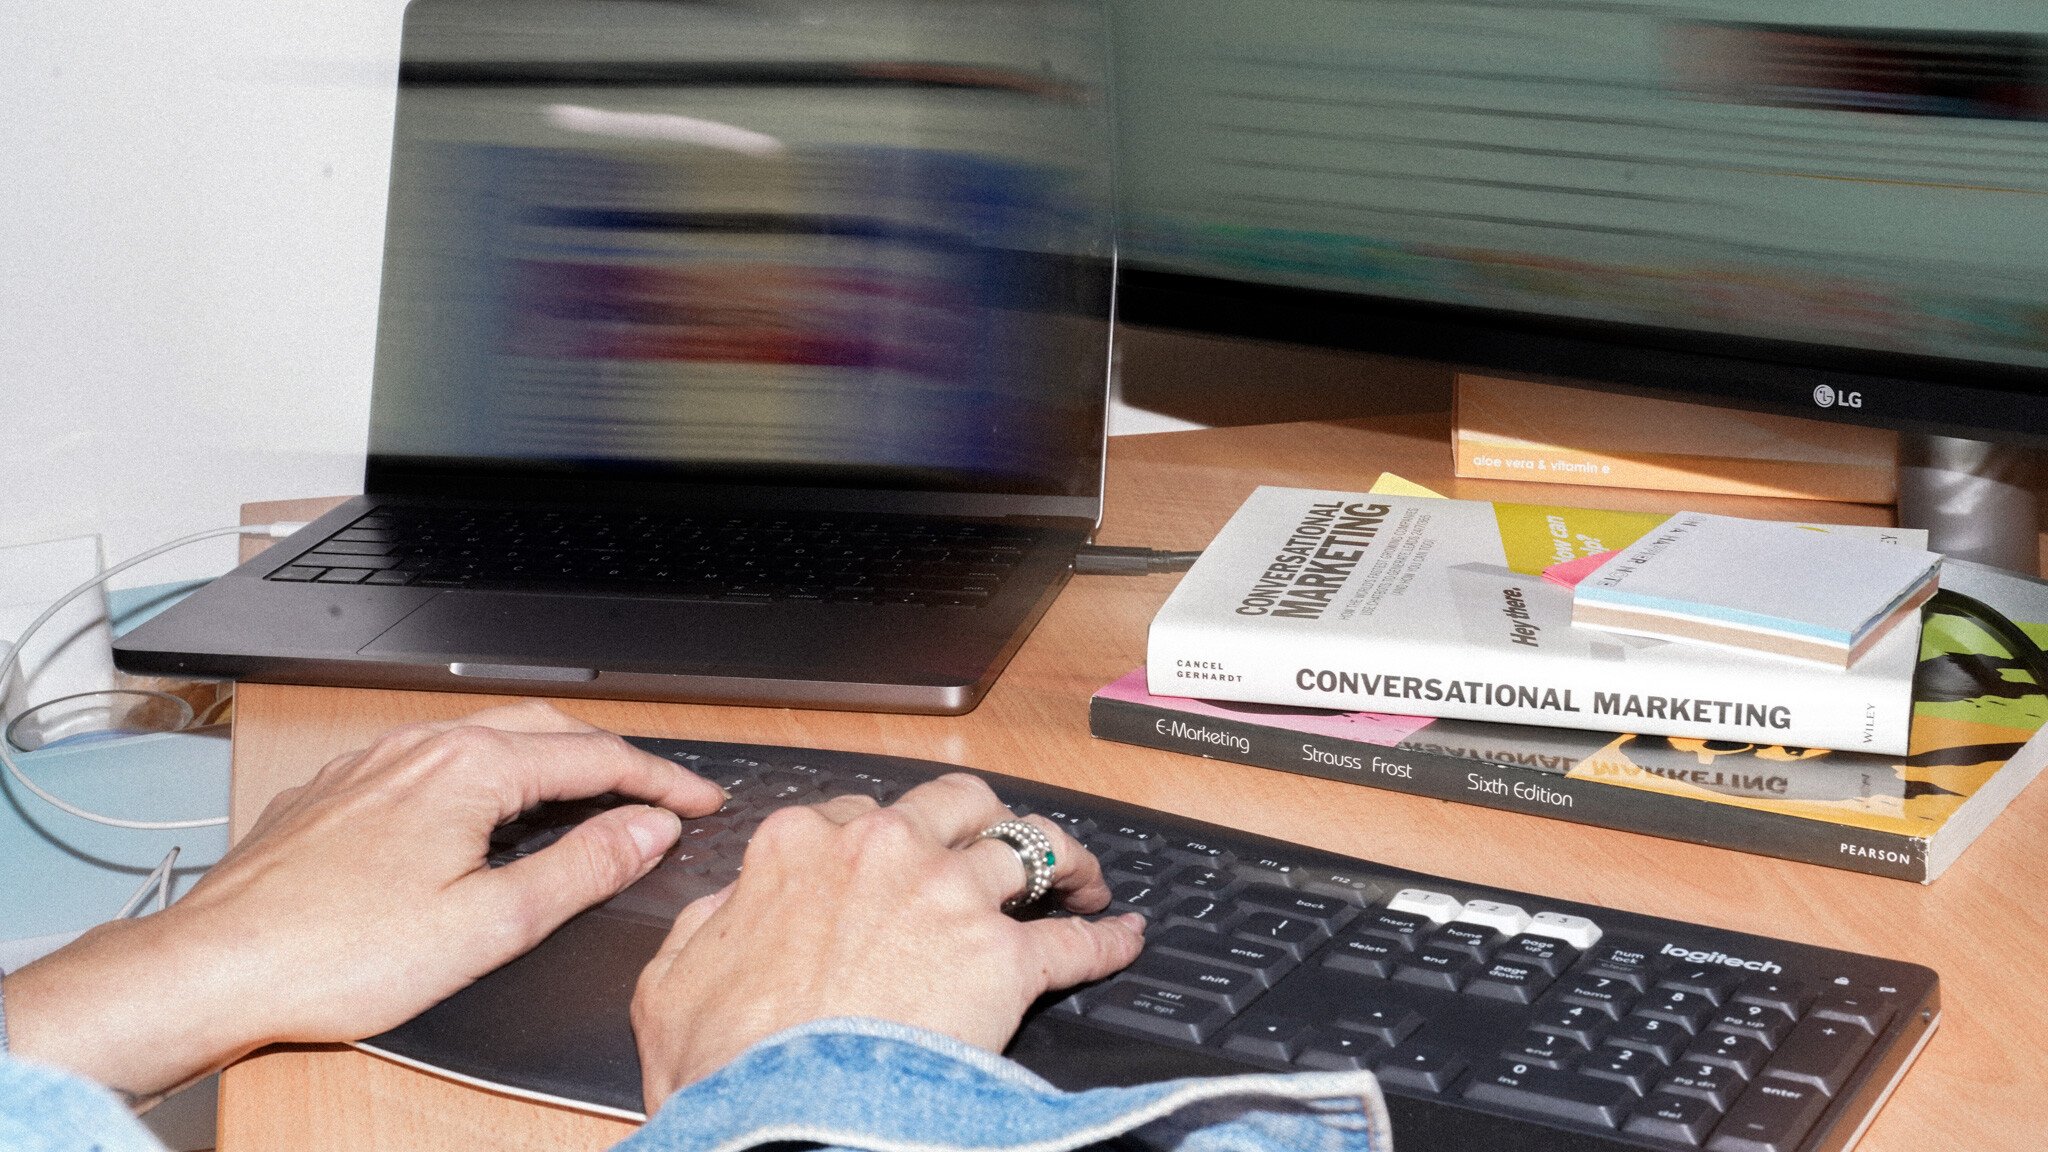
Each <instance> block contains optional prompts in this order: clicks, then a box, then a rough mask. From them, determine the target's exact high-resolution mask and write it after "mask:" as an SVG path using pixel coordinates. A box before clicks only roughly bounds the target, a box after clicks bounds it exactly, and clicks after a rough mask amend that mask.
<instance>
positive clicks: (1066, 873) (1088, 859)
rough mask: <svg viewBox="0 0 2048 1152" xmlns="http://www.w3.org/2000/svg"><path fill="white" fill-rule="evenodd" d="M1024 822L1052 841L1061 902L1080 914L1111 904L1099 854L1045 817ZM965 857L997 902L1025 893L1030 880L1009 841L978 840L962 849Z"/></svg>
mask: <svg viewBox="0 0 2048 1152" xmlns="http://www.w3.org/2000/svg"><path fill="white" fill-rule="evenodd" d="M1024 820H1025V822H1026V823H1028V824H1030V825H1031V826H1032V827H1034V828H1036V829H1038V830H1039V831H1040V832H1043V833H1045V836H1046V839H1047V840H1049V841H1051V842H1052V853H1053V869H1052V889H1051V890H1052V891H1054V892H1057V893H1059V894H1060V903H1061V904H1062V905H1064V906H1065V907H1067V908H1070V909H1072V910H1074V911H1076V912H1094V911H1098V910H1099V909H1101V908H1102V907H1103V906H1104V905H1107V904H1108V903H1109V884H1108V882H1107V881H1105V880H1104V879H1103V878H1102V864H1101V863H1100V862H1099V861H1097V860H1096V859H1095V854H1094V853H1093V852H1090V851H1088V849H1086V848H1084V847H1082V846H1081V843H1080V842H1079V841H1077V840H1075V839H1074V838H1073V837H1072V836H1070V835H1068V834H1067V831H1066V829H1064V828H1061V827H1059V826H1058V825H1056V824H1054V823H1053V822H1052V821H1050V820H1047V819H1045V818H1044V817H1041V816H1026V817H1024ZM961 855H963V856H965V857H967V858H968V860H969V861H970V863H971V865H972V867H973V869H974V873H975V875H976V877H977V878H978V879H979V880H980V881H981V883H982V886H983V890H984V891H986V892H987V893H988V894H989V895H990V898H991V899H992V900H994V901H995V902H996V903H1001V902H1003V901H1005V900H1008V899H1010V898H1011V897H1013V896H1016V895H1017V894H1019V893H1021V892H1022V891H1023V890H1024V885H1025V883H1026V882H1027V881H1028V880H1029V878H1030V869H1029V868H1028V867H1026V865H1025V864H1024V861H1023V860H1022V859H1021V858H1020V857H1021V853H1019V852H1018V850H1017V849H1016V848H1015V847H1014V846H1012V845H1011V844H1010V842H1009V841H1007V840H993V839H991V840H977V841H976V842H974V843H973V844H969V845H968V846H967V847H966V848H964V849H962V850H961Z"/></svg>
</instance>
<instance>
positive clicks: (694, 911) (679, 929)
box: [661, 884, 732, 952]
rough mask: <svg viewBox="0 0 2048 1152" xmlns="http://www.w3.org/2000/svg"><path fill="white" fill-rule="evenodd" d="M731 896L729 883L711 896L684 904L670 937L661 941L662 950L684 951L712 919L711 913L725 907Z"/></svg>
mask: <svg viewBox="0 0 2048 1152" xmlns="http://www.w3.org/2000/svg"><path fill="white" fill-rule="evenodd" d="M731 896H732V885H730V884H727V885H726V886H725V887H723V888H720V889H719V890H718V891H716V892H713V893H712V894H711V895H709V896H699V897H697V898H696V899H695V900H692V901H690V902H689V903H688V904H685V905H683V910H682V911H681V912H680V913H678V914H677V915H676V922H675V923H674V924H672V925H670V926H669V930H668V939H666V940H663V941H662V942H661V951H662V952H680V951H682V950H683V948H684V946H685V945H687V944H689V942H690V940H691V938H693V937H695V936H696V935H697V930H698V929H700V928H702V927H704V924H705V922H706V921H708V920H710V919H711V914H712V913H713V912H716V911H718V910H719V909H720V908H723V907H725V902H726V900H728V899H730V898H731Z"/></svg>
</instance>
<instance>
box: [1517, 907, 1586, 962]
mask: <svg viewBox="0 0 2048 1152" xmlns="http://www.w3.org/2000/svg"><path fill="white" fill-rule="evenodd" d="M1524 931H1526V932H1528V933H1529V934H1530V935H1532V936H1552V937H1555V938H1557V939H1559V940H1562V941H1564V942H1565V943H1567V944H1569V945H1571V946H1572V947H1574V948H1577V949H1578V950H1579V951H1581V952H1584V951H1585V950H1586V949H1588V948H1591V947H1592V946H1593V945H1595V944H1598V943H1599V942H1600V936H1601V932H1600V926H1599V925H1598V924H1595V923H1593V922H1592V921H1591V920H1588V919H1586V918H1585V917H1584V916H1570V915H1567V914H1565V913H1563V912H1538V913H1537V914H1536V915H1534V916H1531V917H1530V918H1529V927H1528V928H1526V929H1524Z"/></svg>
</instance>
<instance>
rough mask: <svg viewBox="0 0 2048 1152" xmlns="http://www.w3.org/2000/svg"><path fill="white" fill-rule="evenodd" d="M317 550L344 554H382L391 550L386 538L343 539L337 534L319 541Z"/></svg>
mask: <svg viewBox="0 0 2048 1152" xmlns="http://www.w3.org/2000/svg"><path fill="white" fill-rule="evenodd" d="M318 551H321V552H329V553H334V554H338V555H345V556H382V555H384V554H385V553H386V552H389V551H391V544H390V542H389V541H388V540H343V539H341V538H340V537H339V536H336V537H333V538H331V539H328V540H323V541H321V543H320V546H319V548H318Z"/></svg>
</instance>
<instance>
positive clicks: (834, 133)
mask: <svg viewBox="0 0 2048 1152" xmlns="http://www.w3.org/2000/svg"><path fill="white" fill-rule="evenodd" d="M1104 44H1105V38H1104V35H1103V29H1102V27H1101V19H1100V15H1099V13H1098V12H1097V11H1096V10H1095V9H1094V8H1093V7H1091V6H1090V5H1089V4H1086V3H1079V2H1069V0H869V2H866V3H859V4H831V3H808V4H794V3H757V4H735V5H726V4H685V3H667V2H663V3H652V2H645V0H547V2H539V0H416V2H415V3H414V4H412V5H411V6H410V8H409V9H408V11H407V19H406V32H405V40H404V47H403V52H402V60H401V66H400V76H399V102H398V114H397V124H396V131H395V142H394V151H393V161H392V187H391V197H390V210H389V216H388V223H387V226H386V253H385V264H384V268H385V272H384V286H383V303H382V309H381V314H380V317H379V331H378V354H377V365H376V381H375V387H374V399H373V409H372V416H371V454H372V461H371V483H372V484H373V485H374V486H377V487H378V488H379V490H390V489H392V488H403V487H406V485H405V484H403V483H395V481H401V482H402V481H404V480H406V479H408V478H413V479H417V478H419V477H428V478H432V477H440V476H463V477H472V478H473V477H477V476H501V477H522V478H526V479H529V480H531V479H534V478H536V477H538V478H546V477H561V478H564V480H565V483H564V485H563V486H562V490H563V491H568V490H570V489H572V488H574V489H576V490H579V491H581V490H583V489H587V488H589V487H591V486H592V485H593V484H595V485H597V486H600V487H601V486H602V485H603V482H604V481H605V480H606V479H608V478H609V479H616V480H620V481H622V482H632V483H639V484H642V485H643V486H645V485H646V484H647V483H648V482H651V481H665V482H667V481H686V482H690V483H707V482H709V483H735V482H736V483H745V484H777V485H795V486H806V487H833V488H843V487H847V486H861V487H872V488H887V489H908V490H941V491H962V492H993V493H1016V494H1029V495H1045V496H1092V495H1094V494H1095V493H1096V492H1097V491H1098V485H1099V474H1100V444H1101V436H1102V426H1103V408H1104V402H1105V396H1106V391H1107V387H1108V378H1107V373H1108V343H1109V336H1108V328H1109V312H1110V302H1109V288H1108V275H1109V269H1110V261H1109V259H1108V257H1109V254H1110V251H1111V245H1112V228H1111V224H1112V215H1111V213H1112V204H1111V197H1110V189H1111V177H1110V167H1111V162H1112V159H1113V155H1112V152H1111V147H1110V142H1111V133H1110V131H1109V108H1108V105H1107V98H1106V94H1105V92H1104V90H1103V86H1102V83H1101V71H1102V68H1103V66H1104V63H1105V49H1104Z"/></svg>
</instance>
